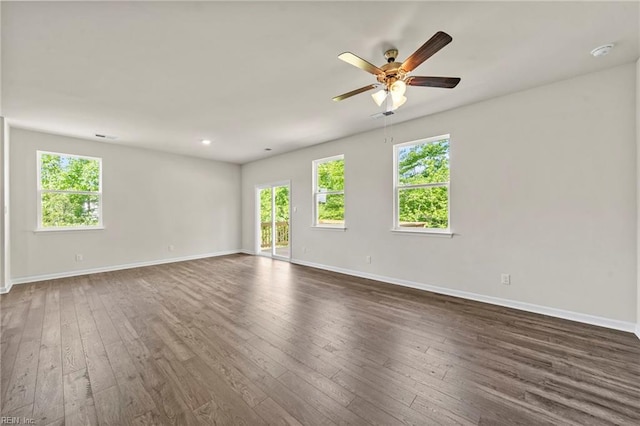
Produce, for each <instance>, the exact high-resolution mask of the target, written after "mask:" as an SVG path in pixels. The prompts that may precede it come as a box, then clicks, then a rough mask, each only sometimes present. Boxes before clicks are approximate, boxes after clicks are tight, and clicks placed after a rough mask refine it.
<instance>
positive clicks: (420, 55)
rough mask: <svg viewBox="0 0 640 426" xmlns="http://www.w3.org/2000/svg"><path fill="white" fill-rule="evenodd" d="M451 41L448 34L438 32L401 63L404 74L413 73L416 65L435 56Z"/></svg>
mask: <svg viewBox="0 0 640 426" xmlns="http://www.w3.org/2000/svg"><path fill="white" fill-rule="evenodd" d="M451 40H453V38H451V36H450V35H449V34H447V33H445V32H442V31H438V32H437V33H435V35H434V36H433V37H431V38H430V39H429V40H428V41H427V42H426V43H425V44H423V45H422V46H420V48H419V49H418V50H416V51H415V52H413V54H412V55H411V56H409V57H408V58H407V59H406V60H405V61H404V62H403V63H402V67H401V68H402V69H403V70H405V71H406V72H410V71H413V70H414V69H416V68H417V67H418V65H420V64H421V63H423V62H424V61H426V60H427V59H429V58H430V57H432V56H433V55H435V54H436V53H437V52H438V51H439V50H440V49H442V48H443V47H445V46H446V45H447V44H449V43H451Z"/></svg>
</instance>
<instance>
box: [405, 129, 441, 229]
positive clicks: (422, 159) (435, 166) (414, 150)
mask: <svg viewBox="0 0 640 426" xmlns="http://www.w3.org/2000/svg"><path fill="white" fill-rule="evenodd" d="M394 159H395V182H394V187H395V188H394V189H395V228H396V229H405V230H410V229H411V230H415V231H425V230H440V231H446V230H448V229H449V135H444V136H437V137H434V138H429V139H424V140H420V141H416V142H409V143H406V144H400V145H395V146H394Z"/></svg>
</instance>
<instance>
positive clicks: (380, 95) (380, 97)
mask: <svg viewBox="0 0 640 426" xmlns="http://www.w3.org/2000/svg"><path fill="white" fill-rule="evenodd" d="M371 97H372V98H373V101H374V102H375V103H376V104H377V105H378V106H382V103H383V102H384V100H385V99H386V98H387V91H386V90H384V89H380V90H378V91H377V92H376V93H374V94H373V95H371Z"/></svg>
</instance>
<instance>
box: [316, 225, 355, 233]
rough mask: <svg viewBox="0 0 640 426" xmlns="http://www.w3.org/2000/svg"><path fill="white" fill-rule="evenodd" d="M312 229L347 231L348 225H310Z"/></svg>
mask: <svg viewBox="0 0 640 426" xmlns="http://www.w3.org/2000/svg"><path fill="white" fill-rule="evenodd" d="M310 228H311V229H325V230H329V231H343V232H344V231H346V230H347V228H346V226H343V225H338V226H334V225H327V224H325V225H312V226H311V227H310Z"/></svg>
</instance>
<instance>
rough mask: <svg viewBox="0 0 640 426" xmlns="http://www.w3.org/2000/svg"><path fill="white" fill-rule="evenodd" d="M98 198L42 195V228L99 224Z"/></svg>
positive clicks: (52, 193)
mask: <svg viewBox="0 0 640 426" xmlns="http://www.w3.org/2000/svg"><path fill="white" fill-rule="evenodd" d="M99 206H100V196H98V195H82V194H60V193H55V192H47V193H44V194H42V227H43V228H51V227H64V226H87V225H98V223H99V216H98V215H99V211H100V210H99Z"/></svg>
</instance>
